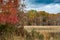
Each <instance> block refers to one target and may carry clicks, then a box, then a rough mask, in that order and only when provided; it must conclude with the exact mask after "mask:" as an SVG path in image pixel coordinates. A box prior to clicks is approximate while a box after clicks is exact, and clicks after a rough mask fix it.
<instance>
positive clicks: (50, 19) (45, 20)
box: [20, 10, 60, 26]
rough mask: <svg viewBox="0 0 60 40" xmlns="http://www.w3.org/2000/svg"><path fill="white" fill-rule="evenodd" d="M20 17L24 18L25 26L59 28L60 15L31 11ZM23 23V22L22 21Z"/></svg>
mask: <svg viewBox="0 0 60 40" xmlns="http://www.w3.org/2000/svg"><path fill="white" fill-rule="evenodd" d="M21 13H22V12H20V16H22V17H23V19H22V20H23V21H24V25H25V26H27V25H29V26H33V25H34V26H48V25H49V26H56V25H57V26H59V25H60V13H57V14H56V13H48V12H45V11H36V10H29V11H27V12H25V13H23V14H22V15H21ZM20 23H21V21H20Z"/></svg>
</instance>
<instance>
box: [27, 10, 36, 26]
mask: <svg viewBox="0 0 60 40" xmlns="http://www.w3.org/2000/svg"><path fill="white" fill-rule="evenodd" d="M36 14H37V11H36V10H29V11H28V12H27V17H28V25H36ZM34 23H35V24H34Z"/></svg>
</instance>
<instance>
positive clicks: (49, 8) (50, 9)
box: [26, 4, 60, 13]
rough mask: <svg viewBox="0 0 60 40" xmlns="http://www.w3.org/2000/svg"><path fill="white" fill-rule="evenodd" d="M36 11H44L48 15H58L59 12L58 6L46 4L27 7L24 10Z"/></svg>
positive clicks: (59, 5) (59, 7)
mask: <svg viewBox="0 0 60 40" xmlns="http://www.w3.org/2000/svg"><path fill="white" fill-rule="evenodd" d="M31 9H34V10H38V11H46V12H49V13H59V12H60V4H48V5H43V6H41V5H28V7H27V8H26V10H31Z"/></svg>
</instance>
